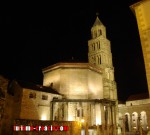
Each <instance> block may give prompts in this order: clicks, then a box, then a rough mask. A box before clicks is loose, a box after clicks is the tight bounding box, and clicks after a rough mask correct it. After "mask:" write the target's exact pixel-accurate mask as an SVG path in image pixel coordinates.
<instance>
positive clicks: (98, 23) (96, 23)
mask: <svg viewBox="0 0 150 135" xmlns="http://www.w3.org/2000/svg"><path fill="white" fill-rule="evenodd" d="M96 25H103V24H102V22H101V21H100V19H99V18H98V16H97V17H96V20H95V22H94V24H93V26H96Z"/></svg>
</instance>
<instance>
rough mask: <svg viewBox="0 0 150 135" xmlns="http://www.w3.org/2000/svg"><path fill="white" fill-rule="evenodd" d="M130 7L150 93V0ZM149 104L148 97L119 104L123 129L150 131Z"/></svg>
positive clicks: (120, 124)
mask: <svg viewBox="0 0 150 135" xmlns="http://www.w3.org/2000/svg"><path fill="white" fill-rule="evenodd" d="M130 7H131V9H132V10H133V12H134V13H135V16H136V19H137V24H138V29H139V35H140V40H141V46H142V51H143V57H144V62H145V69H146V77H147V84H148V92H149V95H150V16H149V12H150V0H141V1H140V2H137V3H135V4H133V5H131V6H130ZM149 106H150V99H148V98H147V99H146V98H145V99H141V100H133V101H126V103H125V104H119V120H118V123H119V126H120V127H121V128H122V129H123V130H122V131H140V132H142V131H143V132H144V131H148V130H149V128H150V122H149V121H150V109H149Z"/></svg>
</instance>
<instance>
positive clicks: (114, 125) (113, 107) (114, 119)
mask: <svg viewBox="0 0 150 135" xmlns="http://www.w3.org/2000/svg"><path fill="white" fill-rule="evenodd" d="M116 111H117V110H116V105H113V106H112V113H113V132H114V135H116V134H117V130H116V128H117V123H116Z"/></svg>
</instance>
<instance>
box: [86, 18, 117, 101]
mask: <svg viewBox="0 0 150 135" xmlns="http://www.w3.org/2000/svg"><path fill="white" fill-rule="evenodd" d="M88 61H89V63H90V64H93V65H95V66H97V67H98V68H101V69H102V71H103V85H104V98H110V99H117V92H116V83H115V80H114V68H113V64H112V53H111V45H110V41H109V40H108V39H107V37H106V27H105V26H104V25H103V23H102V22H101V21H100V19H99V18H98V16H97V17H96V20H95V22H94V24H93V26H92V28H91V39H90V40H89V41H88Z"/></svg>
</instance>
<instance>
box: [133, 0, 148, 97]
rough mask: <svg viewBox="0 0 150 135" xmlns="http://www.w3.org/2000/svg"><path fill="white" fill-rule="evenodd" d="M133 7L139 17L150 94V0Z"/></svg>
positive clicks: (138, 22)
mask: <svg viewBox="0 0 150 135" xmlns="http://www.w3.org/2000/svg"><path fill="white" fill-rule="evenodd" d="M131 8H132V9H133V10H134V11H135V15H136V19H137V24H138V29H139V34H140V39H141V45H142V50H143V57H144V62H145V69H146V77H147V84H148V89H149V95H150V15H149V13H150V0H142V1H140V2H138V3H135V4H134V5H132V6H131Z"/></svg>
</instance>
